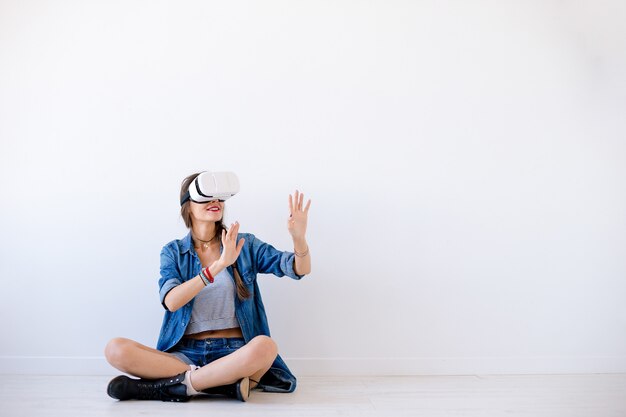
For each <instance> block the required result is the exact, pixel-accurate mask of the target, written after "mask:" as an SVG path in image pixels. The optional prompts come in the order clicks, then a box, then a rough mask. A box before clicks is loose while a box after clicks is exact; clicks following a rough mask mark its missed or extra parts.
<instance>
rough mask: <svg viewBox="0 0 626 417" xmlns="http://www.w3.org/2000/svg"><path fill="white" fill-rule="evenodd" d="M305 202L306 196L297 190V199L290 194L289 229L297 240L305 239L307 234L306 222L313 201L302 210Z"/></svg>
mask: <svg viewBox="0 0 626 417" xmlns="http://www.w3.org/2000/svg"><path fill="white" fill-rule="evenodd" d="M303 202H304V194H300V193H299V192H298V190H296V193H295V198H292V197H291V194H289V213H290V215H289V220H287V229H288V230H289V234H291V237H292V238H293V239H294V240H296V239H304V236H305V234H306V222H307V216H308V213H309V207H310V206H311V200H310V199H309V201H308V202H307V204H306V207H305V208H304V209H302V204H303Z"/></svg>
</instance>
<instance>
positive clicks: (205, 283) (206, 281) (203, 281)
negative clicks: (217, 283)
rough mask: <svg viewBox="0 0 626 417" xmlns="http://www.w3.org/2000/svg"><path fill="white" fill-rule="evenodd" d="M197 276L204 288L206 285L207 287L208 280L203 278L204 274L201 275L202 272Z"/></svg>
mask: <svg viewBox="0 0 626 417" xmlns="http://www.w3.org/2000/svg"><path fill="white" fill-rule="evenodd" d="M198 276H199V277H200V279H201V280H202V283H203V284H204V286H205V287H206V286H207V285H209V280H208V279H207V277H205V276H204V274H203V273H202V271H200V273H199V274H198Z"/></svg>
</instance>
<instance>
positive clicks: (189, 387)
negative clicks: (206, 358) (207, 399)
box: [183, 365, 200, 395]
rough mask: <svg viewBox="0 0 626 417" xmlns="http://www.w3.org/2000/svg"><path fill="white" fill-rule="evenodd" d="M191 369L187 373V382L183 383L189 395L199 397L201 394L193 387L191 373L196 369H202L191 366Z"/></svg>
mask: <svg viewBox="0 0 626 417" xmlns="http://www.w3.org/2000/svg"><path fill="white" fill-rule="evenodd" d="M189 368H190V370H189V371H187V372H185V380H184V381H183V384H184V385H185V386H186V387H187V395H198V394H200V392H199V391H196V389H195V388H194V387H193V386H192V385H191V372H192V371H195V370H196V369H200V367H199V366H196V365H189Z"/></svg>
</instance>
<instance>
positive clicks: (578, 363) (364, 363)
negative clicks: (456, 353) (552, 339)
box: [0, 356, 626, 376]
mask: <svg viewBox="0 0 626 417" xmlns="http://www.w3.org/2000/svg"><path fill="white" fill-rule="evenodd" d="M284 359H285V362H287V365H288V366H289V367H290V368H291V370H292V371H293V372H294V374H296V375H299V376H365V375H369V376H378V375H481V374H482V375H518V374H589V373H600V374H603V373H626V357H477V358H468V357H464V358H289V357H286V358H284ZM117 373H119V372H118V371H117V370H115V369H114V368H113V367H111V366H110V365H109V364H108V363H107V362H106V360H105V359H104V357H102V356H75V357H62V356H0V374H4V375H6V374H22V375H115V374H117Z"/></svg>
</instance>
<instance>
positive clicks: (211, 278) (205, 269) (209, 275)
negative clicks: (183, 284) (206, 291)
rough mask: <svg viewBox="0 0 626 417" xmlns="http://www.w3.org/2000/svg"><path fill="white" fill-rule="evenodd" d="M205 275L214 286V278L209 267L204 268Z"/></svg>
mask: <svg viewBox="0 0 626 417" xmlns="http://www.w3.org/2000/svg"><path fill="white" fill-rule="evenodd" d="M204 274H205V276H206V277H207V279H208V280H209V282H210V283H211V284H213V281H214V278H213V275H211V271H209V267H208V266H207V267H206V268H204Z"/></svg>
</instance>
